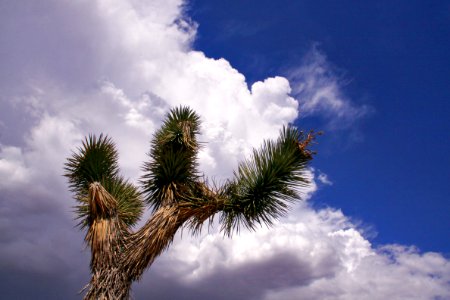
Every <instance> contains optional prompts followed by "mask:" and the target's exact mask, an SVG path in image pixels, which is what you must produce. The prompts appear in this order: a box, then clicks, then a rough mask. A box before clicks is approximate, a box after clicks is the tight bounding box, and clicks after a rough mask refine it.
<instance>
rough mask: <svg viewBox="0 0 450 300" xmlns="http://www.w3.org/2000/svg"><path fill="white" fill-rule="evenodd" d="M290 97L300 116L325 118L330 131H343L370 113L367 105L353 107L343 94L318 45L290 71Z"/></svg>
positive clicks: (339, 81)
mask: <svg viewBox="0 0 450 300" xmlns="http://www.w3.org/2000/svg"><path fill="white" fill-rule="evenodd" d="M289 78H290V80H291V82H292V87H293V94H294V95H295V97H296V98H297V99H299V101H300V108H301V113H302V117H307V116H319V117H322V118H324V119H325V120H326V121H327V123H328V127H329V128H330V129H342V128H347V127H349V126H350V125H352V124H353V123H354V122H355V121H357V120H359V119H361V118H362V117H364V116H366V115H368V114H370V113H371V112H373V108H372V107H370V106H368V105H356V104H354V103H352V101H350V99H349V98H348V97H347V96H346V95H345V93H344V92H343V87H344V83H343V81H342V78H341V77H339V75H337V74H336V72H334V71H333V67H332V66H331V65H330V63H329V62H328V61H327V58H326V56H325V54H323V53H322V52H320V51H319V49H318V47H317V45H315V46H313V47H312V48H311V50H310V51H309V52H308V53H307V54H306V55H305V57H304V58H303V63H302V65H301V66H300V67H298V68H294V69H292V70H291V71H290V72H289Z"/></svg>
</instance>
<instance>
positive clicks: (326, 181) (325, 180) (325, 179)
mask: <svg viewBox="0 0 450 300" xmlns="http://www.w3.org/2000/svg"><path fill="white" fill-rule="evenodd" d="M319 172H320V171H319ZM317 179H318V180H319V181H320V182H321V183H323V184H325V185H333V182H332V181H331V180H330V179H329V178H328V175H327V174H325V173H323V172H320V173H319V176H317Z"/></svg>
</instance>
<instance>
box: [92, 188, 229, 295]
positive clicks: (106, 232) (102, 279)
mask: <svg viewBox="0 0 450 300" xmlns="http://www.w3.org/2000/svg"><path fill="white" fill-rule="evenodd" d="M90 198H91V202H90V206H91V207H92V208H93V209H97V211H96V213H97V215H98V216H100V217H98V218H97V219H95V220H94V221H93V222H92V224H91V226H90V228H89V231H88V234H87V235H86V241H87V242H88V244H89V245H90V246H91V252H92V256H91V270H92V278H91V281H90V283H89V284H88V285H87V286H86V287H85V289H87V293H86V295H85V297H84V299H86V300H87V299H89V300H93V299H128V298H129V297H130V289H131V285H132V282H133V281H135V280H138V279H140V277H141V275H142V274H143V272H144V271H145V270H146V269H147V268H148V267H149V266H150V265H151V264H152V263H153V262H154V260H155V258H156V257H158V256H159V255H160V254H161V253H162V252H163V251H164V250H165V249H167V247H168V246H169V245H170V244H171V242H172V241H173V238H174V236H175V234H176V232H177V231H178V229H179V228H180V227H182V226H183V225H187V226H189V227H190V228H191V229H193V230H198V229H200V227H201V224H202V223H203V222H204V221H205V220H207V219H208V218H209V217H211V216H213V215H214V214H215V213H216V212H218V211H220V210H222V209H223V201H216V200H213V201H204V202H200V203H197V204H193V203H190V202H180V203H173V204H172V205H167V206H164V207H161V208H160V209H158V210H157V211H156V212H155V213H154V214H153V215H152V217H151V219H150V220H149V221H148V222H147V223H146V224H145V225H144V226H143V227H142V228H141V229H140V230H138V231H137V232H136V233H130V232H129V231H128V229H127V228H126V226H125V225H124V224H123V223H122V222H121V221H120V220H119V219H118V218H117V214H115V215H114V207H113V206H114V203H115V202H114V201H115V200H114V198H113V197H112V196H111V195H110V194H109V193H108V192H107V191H106V190H105V189H104V188H103V187H102V186H101V185H100V184H97V185H91V188H90ZM113 200H114V201H113ZM100 208H101V209H100ZM102 209H103V210H102ZM105 209H106V210H109V213H111V214H112V215H108V214H106V213H105Z"/></svg>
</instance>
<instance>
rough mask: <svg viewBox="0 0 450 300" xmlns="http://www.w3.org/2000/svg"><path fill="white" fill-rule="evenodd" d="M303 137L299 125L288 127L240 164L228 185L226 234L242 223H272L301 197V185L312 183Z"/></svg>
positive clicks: (224, 215)
mask: <svg viewBox="0 0 450 300" xmlns="http://www.w3.org/2000/svg"><path fill="white" fill-rule="evenodd" d="M303 139H304V136H303V135H302V134H301V133H300V132H299V131H298V130H297V129H296V128H294V127H285V128H283V130H282V131H281V133H280V137H279V138H278V140H277V141H265V142H264V144H263V146H262V147H261V149H259V150H254V151H253V155H252V157H251V159H249V160H246V161H244V162H243V163H241V164H240V165H239V167H238V170H237V172H235V174H234V179H233V180H232V181H230V182H228V184H226V185H225V187H224V194H226V196H227V198H228V201H227V203H226V205H225V209H224V213H223V215H222V219H221V221H222V229H223V230H224V231H225V233H226V234H229V235H230V234H231V233H232V231H234V230H239V228H240V227H241V226H242V225H243V226H245V227H247V228H250V229H254V228H255V226H256V225H258V224H266V225H271V224H272V222H273V220H274V219H277V218H279V217H280V216H282V215H284V214H285V213H286V212H287V210H288V207H289V203H290V202H293V201H295V200H297V199H299V194H298V191H299V188H300V187H302V186H304V185H306V184H307V183H308V180H307V178H306V177H305V174H304V170H305V167H306V164H307V162H308V161H309V160H310V159H311V155H310V153H309V152H307V151H306V150H305V148H304V149H302V145H303V144H302V140H303ZM303 146H306V145H303Z"/></svg>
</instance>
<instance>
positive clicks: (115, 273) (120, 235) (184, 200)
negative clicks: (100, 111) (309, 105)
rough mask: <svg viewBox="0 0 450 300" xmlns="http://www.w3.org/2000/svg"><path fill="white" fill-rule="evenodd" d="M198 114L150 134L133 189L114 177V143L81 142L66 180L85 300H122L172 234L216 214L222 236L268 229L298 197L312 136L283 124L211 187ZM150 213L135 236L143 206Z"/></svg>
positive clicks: (170, 119) (175, 118) (177, 117)
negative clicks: (86, 256)
mask: <svg viewBox="0 0 450 300" xmlns="http://www.w3.org/2000/svg"><path fill="white" fill-rule="evenodd" d="M199 125H200V124H199V117H198V115H197V114H196V113H195V112H194V111H192V110H191V109H189V108H187V107H179V108H175V109H172V110H171V111H170V113H169V114H168V115H167V117H166V120H165V121H164V123H163V125H162V127H161V129H159V130H158V131H157V132H156V133H155V134H154V136H153V140H152V142H151V148H150V153H149V161H148V162H145V163H144V166H143V171H144V175H143V177H142V178H141V180H140V185H141V187H140V188H138V187H136V186H135V185H133V184H132V183H130V182H129V181H127V180H126V179H124V178H123V177H122V176H121V175H120V174H119V167H118V162H117V160H118V153H117V150H116V147H115V145H114V143H113V142H112V140H111V139H110V138H109V137H107V136H103V135H100V136H99V137H96V136H93V135H91V136H89V137H87V138H86V139H85V140H84V142H83V144H82V146H81V147H80V148H79V149H78V150H77V151H76V152H74V153H73V154H72V156H71V157H70V158H68V160H67V162H66V164H65V176H66V177H67V178H68V181H69V187H70V190H71V191H72V192H73V193H74V198H75V200H76V201H77V203H78V205H77V206H76V214H77V217H78V219H79V221H80V222H79V226H80V227H81V229H86V230H87V233H86V238H85V241H86V243H87V245H88V246H89V247H90V250H91V264H90V268H91V273H92V277H91V280H90V282H89V284H88V285H87V286H86V287H85V290H86V294H85V297H84V298H85V299H127V298H129V296H130V289H131V284H132V282H133V281H135V280H138V279H139V278H140V277H141V276H142V274H143V272H144V271H145V269H146V268H148V267H149V266H150V265H151V264H152V263H153V261H154V260H155V258H156V257H157V256H158V255H160V254H161V253H162V252H163V251H164V250H165V249H166V248H167V247H168V246H169V245H170V244H171V242H172V240H173V237H174V235H175V233H176V232H177V230H179V229H180V228H187V229H188V230H191V232H192V233H195V232H198V231H199V230H200V229H201V227H202V224H203V223H204V222H205V221H207V220H209V221H210V220H211V219H212V218H213V216H214V215H215V214H216V213H220V224H221V230H222V232H223V233H224V234H225V235H227V236H231V235H232V234H233V233H234V232H238V231H239V229H240V228H242V227H245V228H249V229H256V227H257V226H260V225H263V224H266V225H271V224H272V223H273V221H274V220H275V219H277V218H279V217H280V216H282V215H284V214H285V213H286V212H287V210H288V208H289V205H290V204H291V203H293V202H295V201H298V200H299V199H300V195H299V194H298V191H299V188H300V187H302V186H304V185H306V184H308V180H307V178H306V176H305V174H304V171H305V168H306V166H307V163H308V161H309V160H311V158H312V155H311V151H309V150H308V145H309V143H310V142H311V141H312V140H313V139H314V137H315V135H314V133H312V132H311V133H309V134H307V135H305V134H303V133H302V132H300V131H298V130H297V129H296V128H295V127H292V126H288V127H283V129H282V130H281V132H280V136H279V137H278V139H277V140H276V141H271V140H268V141H265V142H264V143H263V145H262V147H261V148H260V149H259V150H253V155H252V156H251V158H249V159H247V160H245V161H243V162H241V163H240V164H239V166H238V169H237V171H235V172H234V177H233V178H232V179H229V180H227V181H226V182H224V183H223V184H222V185H221V186H210V185H208V184H207V181H206V179H205V178H204V177H203V176H201V174H200V173H199V171H198V170H197V153H198V150H199V147H200V145H199V142H198V141H197V135H198V134H199ZM145 206H148V207H149V208H150V209H151V210H152V216H151V217H150V219H149V220H148V221H147V222H146V223H145V225H144V226H143V227H142V228H141V229H139V230H137V231H133V230H132V227H133V225H134V224H136V222H137V221H138V220H139V218H140V217H141V215H142V212H143V210H144V207H145Z"/></svg>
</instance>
